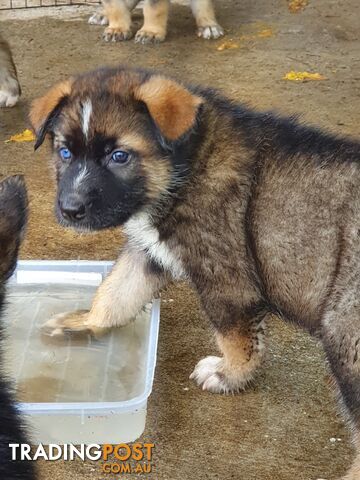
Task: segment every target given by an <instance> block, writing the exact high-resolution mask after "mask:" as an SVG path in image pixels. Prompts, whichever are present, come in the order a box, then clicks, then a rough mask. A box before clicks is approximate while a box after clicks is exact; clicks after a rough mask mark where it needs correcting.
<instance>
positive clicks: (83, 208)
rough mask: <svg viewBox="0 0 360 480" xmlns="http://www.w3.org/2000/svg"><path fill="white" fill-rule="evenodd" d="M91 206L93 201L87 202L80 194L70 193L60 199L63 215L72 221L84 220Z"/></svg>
mask: <svg viewBox="0 0 360 480" xmlns="http://www.w3.org/2000/svg"><path fill="white" fill-rule="evenodd" d="M90 207H91V203H86V202H85V200H84V199H83V198H81V196H80V195H69V196H67V197H65V198H64V199H62V200H60V201H59V208H60V212H61V215H62V216H63V218H64V219H65V220H68V221H71V222H78V221H80V220H83V219H84V218H85V217H86V215H87V213H88V211H89V209H90Z"/></svg>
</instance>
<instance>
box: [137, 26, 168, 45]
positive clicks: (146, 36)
mask: <svg viewBox="0 0 360 480" xmlns="http://www.w3.org/2000/svg"><path fill="white" fill-rule="evenodd" d="M165 37H166V32H164V31H163V30H159V31H155V30H154V31H150V30H146V29H143V28H141V29H140V30H139V31H138V32H137V34H136V36H135V43H141V44H143V45H146V44H149V43H160V42H163V41H164V40H165Z"/></svg>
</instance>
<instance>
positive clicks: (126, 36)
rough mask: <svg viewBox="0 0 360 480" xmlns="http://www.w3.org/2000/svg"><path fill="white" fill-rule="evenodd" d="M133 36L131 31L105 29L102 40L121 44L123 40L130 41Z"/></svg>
mask: <svg viewBox="0 0 360 480" xmlns="http://www.w3.org/2000/svg"><path fill="white" fill-rule="evenodd" d="M133 36H134V33H133V31H132V30H131V29H130V28H129V29H122V28H110V27H107V28H105V31H104V33H103V39H104V40H105V42H123V41H124V40H130V38H132V37H133Z"/></svg>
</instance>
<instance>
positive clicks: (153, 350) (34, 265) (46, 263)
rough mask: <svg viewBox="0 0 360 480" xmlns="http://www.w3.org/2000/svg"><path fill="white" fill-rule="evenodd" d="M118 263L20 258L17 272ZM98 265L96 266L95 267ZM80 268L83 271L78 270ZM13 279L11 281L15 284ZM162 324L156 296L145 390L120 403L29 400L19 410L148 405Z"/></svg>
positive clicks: (104, 267)
mask: <svg viewBox="0 0 360 480" xmlns="http://www.w3.org/2000/svg"><path fill="white" fill-rule="evenodd" d="M113 265H114V262H111V261H94V262H93V261H91V260H64V261H63V260H19V262H18V264H17V268H16V270H15V273H14V277H15V278H16V273H17V271H19V270H28V271H41V270H46V269H50V268H51V270H53V271H64V269H65V271H72V270H73V267H74V266H77V267H80V269H81V270H82V271H87V272H94V271H95V272H96V271H99V270H101V272H102V273H108V272H109V271H110V270H111V268H112V266H113ZM94 267H95V268H94ZM78 271H80V270H78ZM15 282H16V280H14V279H13V281H12V282H11V279H10V282H9V283H10V284H11V283H15ZM159 326H160V299H159V298H156V299H154V300H153V302H152V308H151V317H150V329H149V337H148V351H147V356H146V381H145V388H144V391H143V393H141V394H140V395H137V396H136V397H134V398H132V399H129V400H124V401H119V402H64V403H54V402H43V403H29V402H26V403H25V402H18V403H17V404H16V405H17V409H18V410H19V412H20V413H22V414H25V415H34V414H36V415H59V414H62V413H66V414H68V415H69V414H76V415H78V414H79V413H82V414H84V413H85V411H86V414H96V415H101V414H102V413H104V412H105V411H106V412H107V413H108V412H109V411H110V412H111V413H114V414H115V413H121V412H124V413H126V412H129V411H134V410H137V409H141V408H143V407H144V406H146V403H147V399H148V398H149V396H150V394H151V391H152V386H153V383H154V376H155V367H156V360H157V346H158V338H159Z"/></svg>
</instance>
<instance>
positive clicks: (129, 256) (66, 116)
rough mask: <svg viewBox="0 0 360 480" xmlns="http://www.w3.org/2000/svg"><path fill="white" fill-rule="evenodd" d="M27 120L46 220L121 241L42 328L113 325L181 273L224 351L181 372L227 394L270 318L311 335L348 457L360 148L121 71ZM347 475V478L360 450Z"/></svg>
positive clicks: (358, 464) (355, 397)
mask: <svg viewBox="0 0 360 480" xmlns="http://www.w3.org/2000/svg"><path fill="white" fill-rule="evenodd" d="M31 119H32V123H33V125H34V128H35V131H36V133H37V136H38V140H37V146H39V145H40V144H41V143H42V142H43V140H44V137H45V135H46V134H49V137H50V139H51V143H52V146H53V157H54V164H55V167H56V172H57V181H58V195H57V202H56V213H57V216H58V218H59V220H60V221H61V222H62V223H63V224H64V225H67V226H73V227H75V228H78V229H100V228H107V227H112V226H113V227H114V226H119V225H124V227H125V231H126V233H127V235H128V239H129V240H128V243H127V245H126V246H125V248H124V250H123V252H122V254H121V256H120V258H119V260H118V262H117V264H116V266H115V267H114V269H113V272H112V273H111V275H110V276H109V277H108V278H107V279H106V280H105V281H104V283H103V284H102V285H101V287H100V288H99V290H98V292H97V295H96V297H95V300H94V303H93V306H92V308H91V311H90V312H79V313H77V312H75V313H71V314H64V315H60V316H58V317H56V318H53V319H51V320H50V321H49V323H48V329H50V330H52V331H53V333H54V334H60V333H61V332H62V331H64V330H71V329H74V330H81V329H84V330H88V329H90V330H91V329H93V330H94V331H95V332H96V333H99V332H101V329H106V328H108V327H111V326H114V325H124V324H126V323H127V322H129V321H130V320H131V318H132V317H133V316H134V314H135V313H137V311H138V310H139V309H140V308H141V307H142V305H143V304H144V303H145V302H147V301H149V300H150V299H151V297H152V296H153V295H154V294H155V293H156V292H157V291H158V289H159V288H161V287H162V286H163V285H164V284H165V283H166V282H168V281H169V280H171V279H179V278H183V279H187V280H188V281H189V282H190V283H191V284H192V285H193V286H194V288H195V289H196V291H197V292H198V294H199V297H200V300H201V303H202V306H203V308H204V311H205V313H206V315H207V316H208V318H209V320H210V321H211V323H212V325H213V326H214V328H215V332H216V338H217V342H218V346H219V349H220V351H221V353H222V357H207V358H205V359H203V360H201V361H200V362H199V364H198V365H197V366H196V368H195V370H194V372H193V374H192V378H193V379H194V380H195V381H196V382H197V383H198V384H199V385H201V386H202V388H203V389H207V390H210V391H212V392H234V391H238V390H242V389H243V388H244V387H246V385H247V383H248V382H249V380H250V379H251V378H252V377H253V374H254V372H255V370H256V368H257V367H258V366H259V365H260V363H261V359H262V356H263V353H264V348H265V346H264V342H265V330H264V326H265V319H266V318H267V317H269V315H270V314H277V315H279V316H281V317H283V318H284V319H286V320H288V321H291V322H295V323H297V324H298V325H301V326H303V327H305V328H307V329H308V330H309V331H310V332H312V333H315V334H317V335H318V336H319V338H321V340H322V342H323V345H324V348H325V351H326V354H327V358H328V360H329V364H330V367H331V370H332V372H333V375H334V378H335V380H336V382H337V385H338V387H339V390H340V392H341V398H342V403H343V405H344V410H345V411H346V413H347V415H348V417H349V419H350V422H351V425H352V427H353V431H354V440H355V445H356V447H357V449H358V452H360V358H359V356H358V349H359V348H360V304H359V295H360V189H359V186H360V163H359V159H360V144H359V143H357V142H354V141H350V140H347V139H342V138H337V137H334V136H332V135H329V134H325V133H322V132H320V131H319V130H317V129H314V128H308V127H305V126H302V125H300V124H299V123H297V122H296V121H295V120H293V119H289V118H281V117H279V116H276V115H273V114H272V113H258V112H255V111H253V110H251V109H249V108H247V107H245V106H243V105H237V104H234V103H233V102H231V101H229V100H228V99H226V98H224V97H223V96H221V95H220V94H218V93H217V92H214V91H213V90H208V89H202V88H198V87H195V88H193V87H185V86H182V85H180V84H178V83H176V82H175V81H173V80H171V79H168V78H164V77H162V76H159V75H156V74H152V73H149V72H143V71H137V70H128V69H122V68H118V69H103V70H98V71H96V72H91V73H89V74H86V75H82V76H80V77H78V78H72V79H70V80H68V81H65V82H63V83H61V84H59V85H57V86H55V87H54V88H53V89H52V90H51V91H50V92H48V93H47V94H46V95H45V96H44V97H43V98H41V99H39V100H37V101H35V102H34V104H33V108H32V112H31ZM64 149H65V150H64ZM119 151H120V153H119ZM114 152H115V153H114ZM64 156H65V157H66V158H65V159H64ZM345 478H346V479H348V480H349V479H352V480H354V479H357V480H359V479H360V453H359V454H358V457H357V459H356V461H355V464H354V465H353V467H352V469H351V470H350V471H349V473H348V475H347V476H346V477H345Z"/></svg>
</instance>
